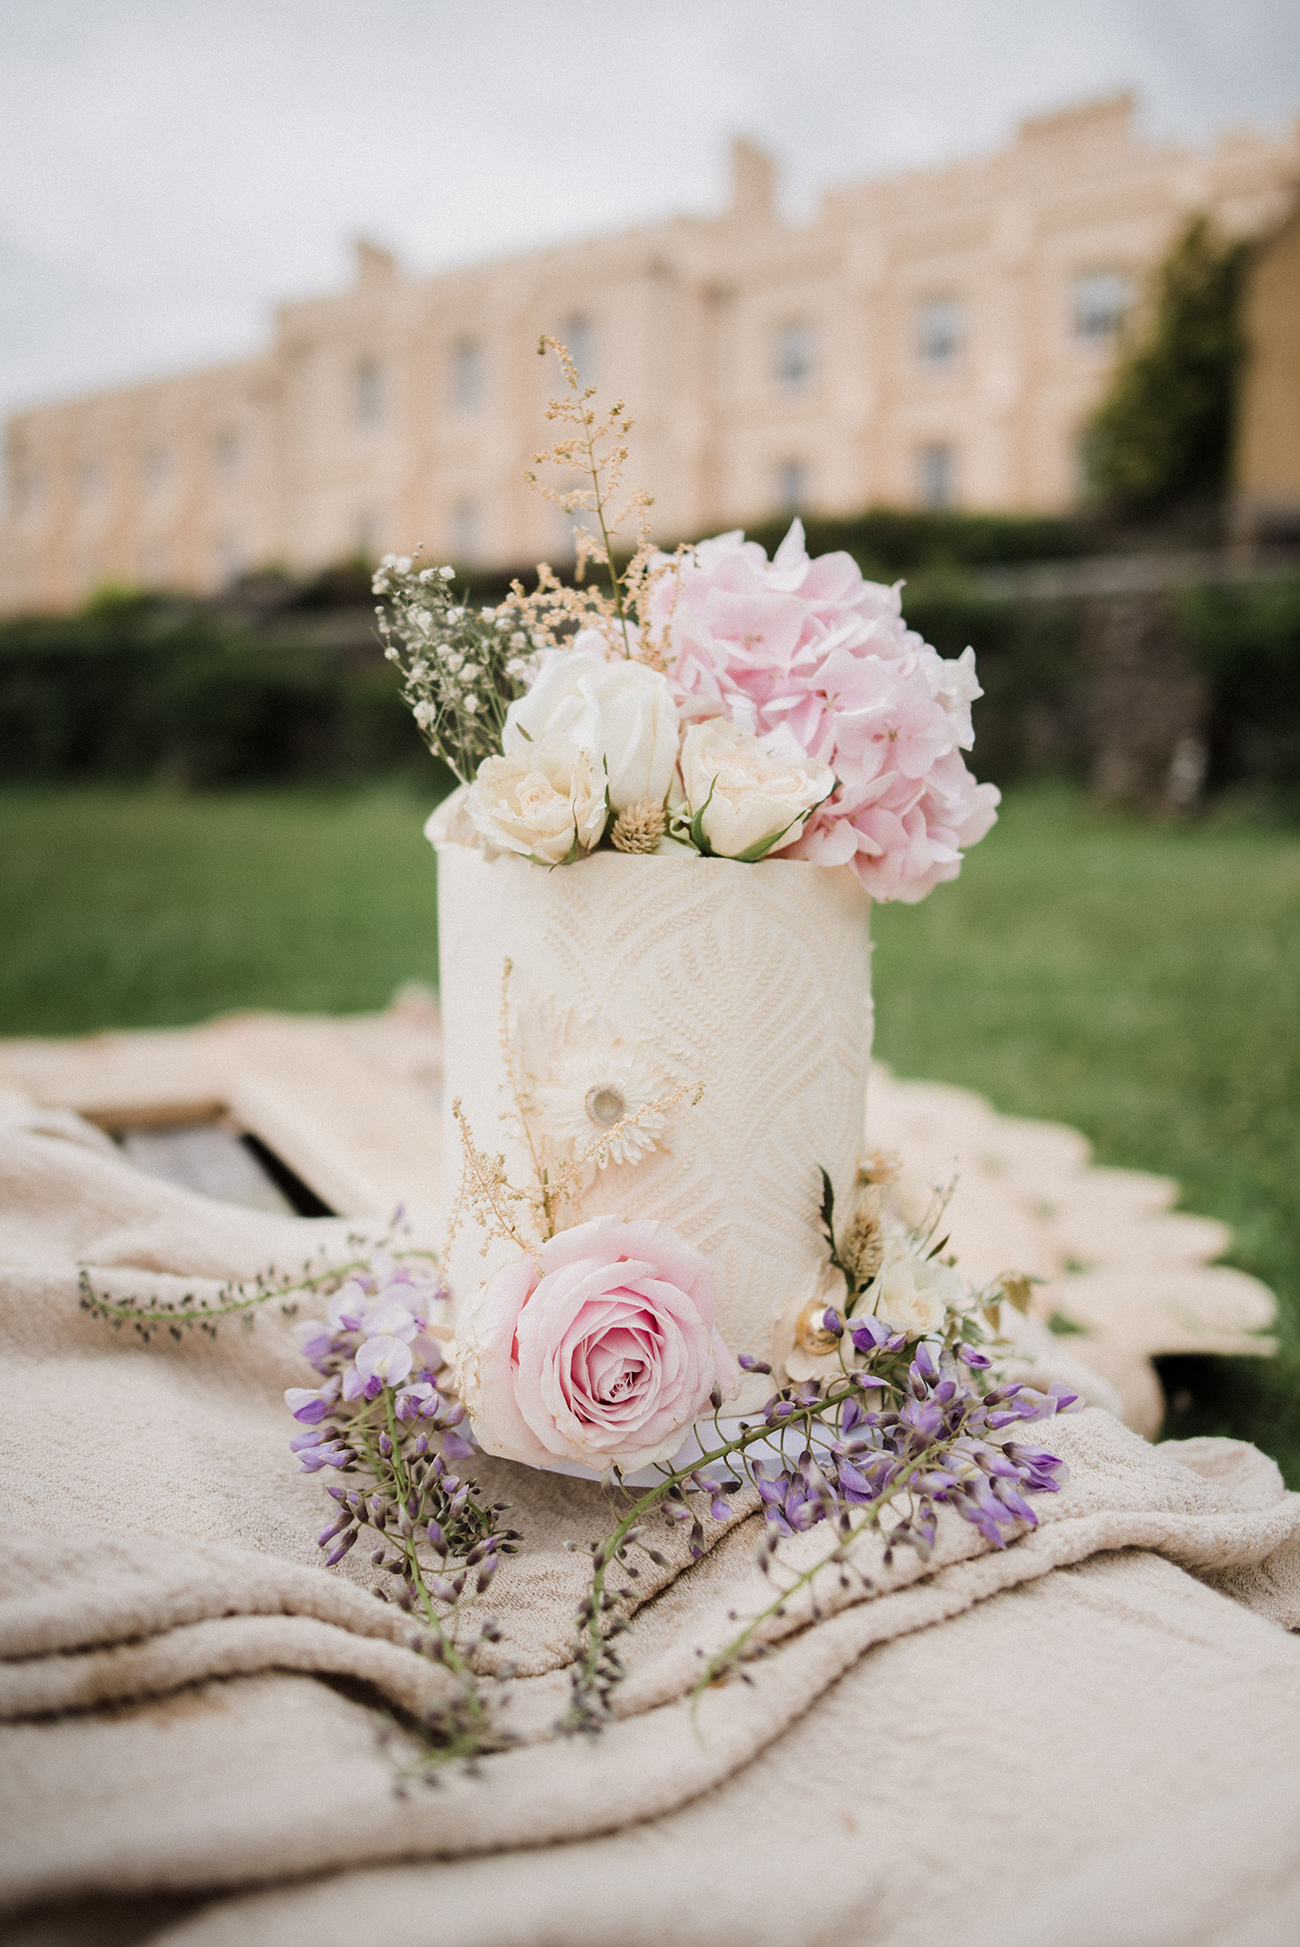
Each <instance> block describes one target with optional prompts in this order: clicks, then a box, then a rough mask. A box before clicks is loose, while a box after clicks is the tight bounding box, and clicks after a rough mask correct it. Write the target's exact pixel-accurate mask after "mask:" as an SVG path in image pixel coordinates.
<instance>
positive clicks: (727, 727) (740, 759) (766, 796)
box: [681, 717, 835, 859]
mask: <svg viewBox="0 0 1300 1947" xmlns="http://www.w3.org/2000/svg"><path fill="white" fill-rule="evenodd" d="M681 777H682V788H683V791H684V793H685V798H686V805H687V809H688V811H689V813H690V818H691V822H692V826H693V828H694V829H693V835H694V834H695V832H698V833H699V835H701V836H702V837H703V840H704V843H705V845H706V847H707V848H708V850H709V851H711V852H714V853H716V855H717V856H718V857H719V858H723V859H740V858H749V859H755V858H762V857H763V856H764V855H765V853H766V852H767V851H771V850H775V849H776V848H777V847H778V846H781V845H793V844H794V843H795V841H796V840H797V839H798V837H799V835H800V833H801V832H802V830H803V828H804V824H805V822H806V820H807V818H808V817H809V815H810V814H811V813H812V812H813V811H814V810H815V809H816V807H817V806H818V805H819V804H820V803H821V802H822V800H823V798H826V797H829V795H830V793H831V792H832V791H833V790H834V788H835V777H834V773H833V772H831V771H829V770H828V769H827V768H826V766H825V765H824V764H815V763H812V762H811V761H810V760H809V759H808V758H807V757H805V755H804V753H803V751H802V749H801V748H800V746H799V744H798V743H797V741H796V740H795V738H794V737H793V736H792V735H791V733H790V732H789V731H787V730H784V729H778V730H776V731H774V732H772V733H771V734H769V735H768V736H765V737H762V738H759V737H751V736H750V735H749V733H748V731H745V730H738V729H737V727H736V725H735V724H734V723H730V722H728V721H727V719H726V718H724V717H714V718H710V719H709V720H708V721H707V722H704V723H693V724H692V725H691V726H690V728H689V729H688V730H687V732H686V735H685V737H684V738H683V739H682V757H681ZM697 821H698V823H697Z"/></svg>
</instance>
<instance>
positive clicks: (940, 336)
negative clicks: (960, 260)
mask: <svg viewBox="0 0 1300 1947" xmlns="http://www.w3.org/2000/svg"><path fill="white" fill-rule="evenodd" d="M965 335H966V316H965V311H964V309H963V307H962V305H961V303H960V302H959V301H958V299H957V298H955V297H932V298H927V299H926V301H925V303H924V304H922V305H921V306H920V307H919V309H918V311H917V314H916V352H917V357H918V358H919V359H920V360H921V363H922V364H923V365H930V366H933V367H934V368H936V369H937V370H942V369H943V368H944V367H945V366H948V365H955V364H956V362H957V359H958V357H959V355H960V353H961V347H962V339H963V338H964V337H965Z"/></svg>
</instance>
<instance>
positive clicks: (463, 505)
mask: <svg viewBox="0 0 1300 1947" xmlns="http://www.w3.org/2000/svg"><path fill="white" fill-rule="evenodd" d="M482 527H483V523H482V521H481V519H480V517H479V510H478V503H477V501H473V500H462V501H459V502H457V505H456V509H455V512H454V513H453V514H452V517H451V551H452V554H453V556H454V557H455V559H456V561H457V563H458V564H459V565H460V566H462V567H466V568H472V567H473V566H474V565H475V563H476V562H477V561H478V558H479V554H480V552H481V550H482V546H483V535H482Z"/></svg>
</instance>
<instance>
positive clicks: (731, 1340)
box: [438, 841, 871, 1410]
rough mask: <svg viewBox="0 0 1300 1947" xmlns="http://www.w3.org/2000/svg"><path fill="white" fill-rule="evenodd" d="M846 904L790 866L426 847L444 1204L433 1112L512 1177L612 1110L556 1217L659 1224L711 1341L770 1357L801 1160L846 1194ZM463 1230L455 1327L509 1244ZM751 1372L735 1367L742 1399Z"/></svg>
mask: <svg viewBox="0 0 1300 1947" xmlns="http://www.w3.org/2000/svg"><path fill="white" fill-rule="evenodd" d="M869 911H870V900H869V898H868V897H867V895H866V894H865V893H864V892H863V890H862V887H861V885H860V884H859V883H858V881H857V879H856V878H854V876H853V875H852V874H851V873H850V872H848V871H846V870H844V869H843V868H828V867H824V866H818V865H812V864H809V863H807V862H805V861H802V860H793V859H791V860H786V859H766V860H763V861H762V862H760V863H758V864H751V865H746V864H740V863H738V862H737V861H735V860H732V859H718V858H712V859H710V858H698V857H694V856H692V855H690V854H689V853H686V852H684V851H680V850H679V851H676V852H675V853H674V854H673V855H671V856H649V857H626V856H622V855H620V854H619V853H617V852H597V853H593V854H592V855H591V856H590V857H588V858H586V859H584V860H582V861H580V862H579V863H577V864H575V865H572V866H570V867H568V868H566V869H556V870H554V871H546V870H542V869H539V868H538V867H537V866H536V865H534V864H532V863H531V862H530V861H528V860H526V859H522V858H518V857H515V856H511V855H498V856H496V857H488V856H486V855H485V854H484V853H483V852H482V851H481V850H476V849H473V848H471V847H470V846H466V845H462V844H456V843H449V842H445V841H444V842H442V843H440V844H439V846H438V922H439V938H440V957H441V968H442V1006H443V1021H444V1031H445V1043H446V1077H445V1089H446V1111H445V1113H446V1117H447V1132H446V1142H447V1150H446V1155H447V1178H448V1188H449V1195H450V1198H451V1200H453V1201H454V1197H455V1193H456V1187H457V1178H458V1167H457V1160H458V1156H459V1154H460V1151H461V1148H462V1141H461V1134H460V1129H459V1126H458V1124H457V1123H456V1121H455V1120H454V1119H453V1115H452V1105H453V1104H454V1103H457V1102H458V1103H459V1104H460V1105H461V1109H462V1112H463V1115H464V1118H465V1121H466V1123H467V1125H468V1127H469V1129H470V1130H471V1132H472V1134H473V1138H474V1140H475V1142H476V1144H477V1145H478V1147H479V1148H480V1149H482V1150H484V1151H490V1152H493V1153H497V1152H499V1153H500V1154H501V1155H503V1156H504V1159H505V1175H506V1177H507V1178H508V1179H509V1180H510V1181H511V1182H512V1183H524V1182H527V1181H528V1180H529V1178H530V1175H531V1174H532V1173H533V1172H534V1171H535V1169H536V1167H537V1163H538V1160H539V1152H540V1161H541V1164H542V1167H543V1168H547V1167H549V1168H552V1169H553V1168H554V1166H555V1164H556V1163H557V1162H560V1163H569V1164H573V1163H575V1162H576V1160H577V1159H579V1158H581V1157H582V1156H584V1155H588V1156H591V1154H592V1152H594V1151H595V1152H598V1151H599V1145H600V1143H601V1139H602V1137H603V1136H604V1135H605V1134H606V1132H608V1131H610V1130H615V1131H616V1130H618V1129H619V1127H620V1125H623V1134H622V1135H621V1136H617V1135H616V1136H615V1138H614V1140H613V1142H612V1144H611V1146H610V1148H609V1149H607V1150H606V1151H604V1152H603V1153H601V1154H600V1155H599V1160H596V1159H595V1158H594V1157H593V1159H592V1160H590V1161H588V1162H587V1163H586V1165H585V1167H583V1168H581V1170H580V1172H579V1174H580V1179H581V1180H580V1181H578V1182H576V1183H575V1192H574V1204H573V1207H572V1208H571V1209H570V1211H569V1212H568V1214H567V1217H566V1219H565V1221H566V1223H569V1224H572V1223H576V1222H579V1221H582V1220H583V1219H587V1218H592V1217H597V1216H603V1215H614V1216H618V1217H622V1218H633V1219H634V1218H642V1217H649V1218H655V1219H657V1220H659V1221H661V1222H663V1223H667V1224H669V1225H671V1226H672V1227H673V1229H674V1230H675V1231H676V1232H677V1233H678V1235H679V1236H680V1237H682V1238H683V1239H685V1240H686V1241H687V1242H688V1243H690V1244H693V1245H694V1246H696V1248H697V1249H698V1250H700V1251H701V1252H702V1253H703V1254H704V1256H705V1258H706V1259H707V1261H708V1265H709V1268H710V1270H711V1272H712V1277H713V1291H714V1305H715V1311H714V1317H715V1321H716V1325H717V1328H718V1330H719V1332H720V1333H721V1335H722V1338H723V1339H724V1341H725V1343H726V1344H727V1346H728V1347H729V1349H730V1350H731V1352H732V1354H733V1355H734V1356H739V1355H740V1354H742V1353H748V1354H750V1355H751V1356H752V1357H753V1358H755V1359H758V1360H761V1361H763V1362H765V1363H770V1364H773V1365H774V1366H775V1367H776V1368H777V1369H778V1372H779V1369H780V1363H781V1360H782V1358H783V1355H784V1352H785V1349H786V1348H787V1347H788V1345H789V1342H790V1338H791V1334H792V1331H793V1324H794V1320H795V1319H796V1318H797V1317H798V1314H799V1312H800V1310H801V1309H802V1308H803V1307H804V1306H805V1305H806V1304H807V1303H808V1302H809V1301H810V1299H811V1298H812V1297H813V1296H814V1294H815V1292H816V1290H817V1289H818V1286H819V1283H820V1281H821V1280H822V1279H823V1277H824V1273H825V1266H826V1242H825V1237H824V1235H823V1233H822V1230H821V1227H820V1223H819V1219H818V1209H819V1205H820V1202H821V1195H822V1185H821V1176H820V1171H821V1170H822V1169H823V1168H824V1169H825V1170H826V1171H827V1173H828V1174H829V1176H830V1178H831V1182H832V1184H833V1186H834V1189H835V1194H836V1201H837V1204H838V1206H839V1207H840V1208H841V1209H848V1208H850V1207H851V1205H852V1201H853V1190H854V1184H855V1179H856V1175H857V1170H858V1165H859V1160H860V1152H861V1147H862V1132H863V1119H864V1106H865V1093H866V1077H867V1067H868V1061H869V1058H870V1051H871V998H870V971H869V964H870V963H869V953H870V949H869V944H868V916H869ZM507 967H508V968H509V972H508V974H507V971H506V969H507ZM511 1066H513V1069H514V1079H513V1082H512V1079H511V1075H510V1072H509V1070H510V1067H511ZM516 1092H518V1094H519V1096H521V1097H522V1106H523V1110H524V1118H525V1120H526V1124H527V1127H526V1128H524V1127H521V1118H520V1113H519V1104H518V1103H517V1101H516ZM674 1098H675V1099H674ZM656 1104H664V1106H662V1107H656V1106H655V1105H656ZM638 1111H641V1112H644V1113H643V1115H642V1120H641V1121H639V1122H636V1123H633V1124H632V1126H631V1127H628V1126H627V1125H628V1121H629V1118H630V1117H632V1116H635V1115H636V1114H637V1112H638ZM450 1207H451V1205H450V1202H449V1213H450ZM483 1245H484V1233H483V1231H482V1229H481V1227H480V1226H479V1224H478V1223H477V1222H476V1221H475V1220H474V1219H473V1217H472V1216H471V1215H468V1214H466V1213H463V1214H462V1215H461V1217H460V1219H459V1222H458V1227H457V1229H456V1233H455V1236H454V1238H453V1242H452V1244H451V1248H450V1252H449V1256H448V1262H447V1265H446V1271H447V1276H448V1279H449V1282H450V1285H451V1291H452V1300H453V1308H454V1316H455V1318H456V1320H457V1321H458V1323H459V1321H461V1320H462V1319H464V1318H466V1317H467V1315H468V1314H469V1313H470V1312H472V1309H473V1307H474V1305H475V1302H476V1299H477V1297H478V1294H479V1292H480V1289H481V1287H482V1286H483V1284H484V1281H485V1280H486V1279H487V1278H488V1277H489V1276H490V1275H491V1273H492V1272H493V1271H495V1270H496V1269H497V1268H498V1266H499V1265H500V1264H502V1263H503V1262H505V1261H507V1260H508V1258H509V1257H510V1255H511V1246H510V1245H509V1243H508V1242H506V1241H505V1240H501V1239H497V1240H494V1241H493V1242H492V1243H490V1244H489V1246H488V1250H487V1255H486V1256H484V1255H483ZM772 1383H773V1382H772V1380H770V1379H767V1378H764V1377H762V1376H756V1377H755V1378H753V1379H751V1380H750V1381H749V1382H748V1386H747V1394H748V1397H749V1399H750V1400H752V1399H753V1398H754V1397H755V1396H758V1397H761V1396H763V1395H764V1394H766V1392H768V1391H770V1388H771V1385H772ZM745 1403H746V1402H745V1399H744V1397H743V1396H742V1401H741V1405H742V1406H743V1405H744V1404H745ZM736 1410H739V1409H736Z"/></svg>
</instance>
